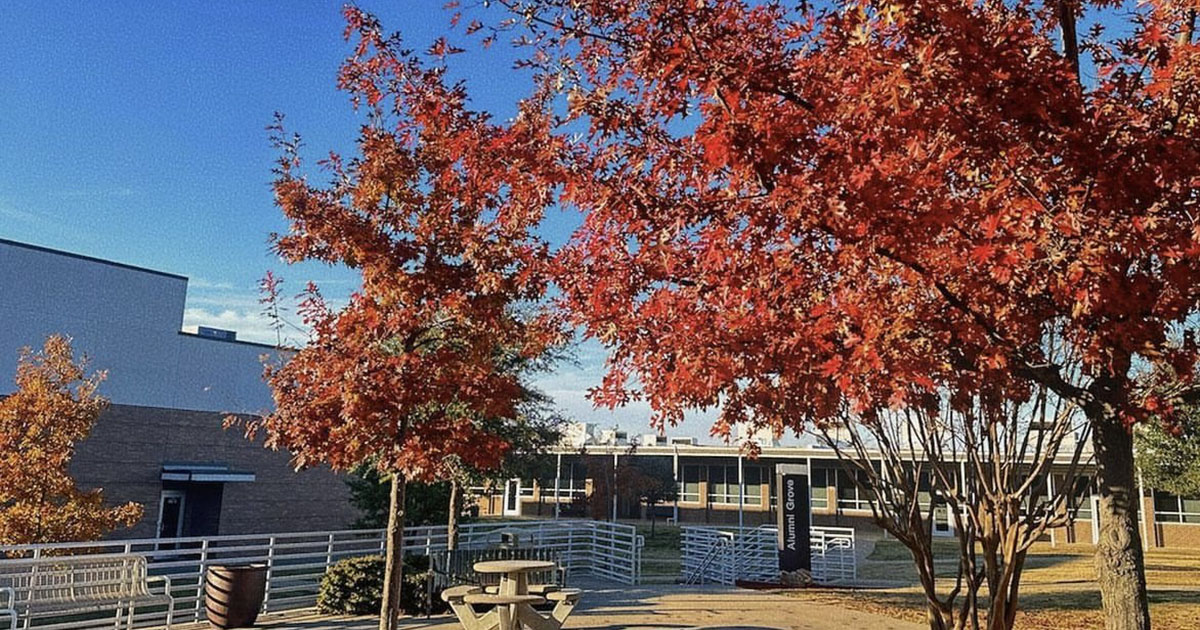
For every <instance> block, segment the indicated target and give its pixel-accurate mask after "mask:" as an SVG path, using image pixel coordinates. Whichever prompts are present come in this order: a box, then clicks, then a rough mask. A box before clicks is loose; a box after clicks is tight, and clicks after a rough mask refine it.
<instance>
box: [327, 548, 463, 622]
mask: <svg viewBox="0 0 1200 630" xmlns="http://www.w3.org/2000/svg"><path fill="white" fill-rule="evenodd" d="M383 571H384V559H383V556H359V557H356V558H346V559H345V560H340V561H338V562H337V563H336V564H334V565H333V566H331V567H329V570H327V571H326V572H325V575H324V577H322V578H321V590H320V591H319V592H318V593H317V609H318V610H320V611H321V612H323V613H327V614H333V615H378V614H379V609H380V606H382V602H383ZM428 578H429V558H427V557H425V556H406V557H405V558H404V584H403V586H401V588H400V609H401V610H403V611H404V613H405V614H408V615H419V614H424V613H425V605H426V596H425V588H426V585H427V584H428ZM432 604H433V610H431V611H430V612H432V613H437V612H441V611H442V609H444V606H443V605H442V601H441V598H437V597H435V598H433V602H432Z"/></svg>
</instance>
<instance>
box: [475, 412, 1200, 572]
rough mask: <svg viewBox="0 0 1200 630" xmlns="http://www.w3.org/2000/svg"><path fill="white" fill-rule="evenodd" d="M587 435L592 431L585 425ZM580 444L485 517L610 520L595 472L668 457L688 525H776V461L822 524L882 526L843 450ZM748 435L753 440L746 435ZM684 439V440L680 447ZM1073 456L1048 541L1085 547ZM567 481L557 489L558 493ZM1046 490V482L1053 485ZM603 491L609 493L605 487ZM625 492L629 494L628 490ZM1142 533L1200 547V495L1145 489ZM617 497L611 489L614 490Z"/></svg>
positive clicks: (487, 501) (1061, 474)
mask: <svg viewBox="0 0 1200 630" xmlns="http://www.w3.org/2000/svg"><path fill="white" fill-rule="evenodd" d="M583 432H584V433H586V431H583ZM568 433H569V434H571V435H573V436H574V437H575V440H574V441H575V442H581V441H582V442H587V443H585V444H583V445H582V446H580V445H577V444H574V443H573V444H570V445H569V446H564V448H563V450H562V452H560V453H557V454H554V455H552V457H555V458H556V459H557V461H556V464H557V466H556V469H557V470H558V471H559V472H558V475H557V478H555V477H549V478H546V479H535V480H521V479H512V480H509V481H508V482H507V483H505V484H502V485H499V486H497V487H494V488H487V489H483V488H480V489H476V492H477V494H478V495H479V496H478V499H477V501H478V505H479V510H480V513H482V514H494V515H506V516H530V517H551V516H553V515H555V514H556V510H555V506H556V505H557V506H558V510H557V514H558V515H559V516H560V517H561V516H584V515H585V512H591V514H592V515H597V512H599V513H600V514H602V515H603V516H605V517H608V516H610V515H611V513H612V510H613V509H614V506H612V505H611V504H606V505H604V506H603V507H602V508H601V509H599V510H596V509H595V508H594V507H590V508H585V507H584V506H585V505H586V504H585V500H586V499H587V498H588V497H592V496H593V495H595V494H597V487H598V485H599V483H598V481H597V479H595V477H596V476H597V475H598V474H602V475H603V474H608V471H611V470H613V464H614V462H615V463H616V465H621V463H622V462H624V463H626V464H628V463H629V462H630V461H631V460H643V459H647V458H650V459H659V460H662V463H661V465H662V466H664V467H665V466H669V469H670V470H671V471H672V473H673V475H674V477H675V480H676V482H677V483H678V484H679V500H678V501H676V502H673V503H671V504H668V505H664V506H659V508H658V514H657V516H658V517H660V518H674V519H675V520H676V522H678V523H680V524H689V523H695V524H705V523H711V524H721V525H737V524H739V523H741V524H743V525H744V526H747V527H754V526H757V525H760V524H763V523H774V522H775V519H776V513H775V508H776V506H775V504H774V498H775V491H774V485H775V466H776V465H779V464H797V463H799V464H807V465H808V469H809V470H810V471H811V474H810V475H809V480H810V489H809V490H810V498H811V507H812V521H813V524H815V525H826V526H842V527H854V528H856V529H857V530H859V531H860V532H871V531H875V532H878V529H877V527H876V526H875V525H874V524H873V523H872V522H871V511H870V505H869V503H868V502H867V499H866V497H864V496H860V494H859V490H858V486H856V485H855V484H854V482H853V481H852V480H851V479H850V477H849V476H848V473H847V471H845V470H842V469H841V466H840V465H839V463H838V462H837V458H836V456H835V455H834V453H833V451H832V450H831V449H829V448H822V447H816V446H778V445H775V444H774V443H773V442H771V441H770V440H769V439H768V440H763V439H762V438H761V436H754V437H751V438H750V439H755V440H756V441H758V442H759V444H760V446H761V447H762V452H761V455H760V457H759V458H758V459H757V460H753V461H752V460H750V459H748V458H745V457H742V456H740V455H739V449H738V448H737V447H736V446H724V445H721V446H718V445H700V444H696V443H695V442H694V441H692V440H690V439H684V440H680V439H678V438H676V439H673V440H672V439H666V438H662V437H658V436H641V437H640V438H639V439H637V440H636V441H637V442H638V445H637V446H636V448H631V447H630V445H629V444H628V443H623V442H621V441H620V440H606V439H596V440H592V441H591V442H588V441H587V440H582V439H581V438H579V437H578V435H575V434H578V433H581V431H580V430H578V429H576V430H572V431H569V432H568ZM741 439H745V438H741ZM672 442H674V443H672ZM1070 470H1071V468H1070V466H1069V465H1068V462H1066V461H1063V462H1062V463H1061V464H1059V465H1056V466H1054V467H1053V469H1052V471H1051V473H1052V474H1051V480H1050V482H1049V483H1052V484H1054V487H1055V488H1064V487H1068V485H1067V484H1072V483H1073V484H1074V485H1073V487H1074V488H1075V497H1076V499H1075V500H1076V503H1077V505H1079V510H1078V512H1077V516H1076V521H1075V524H1074V525H1073V526H1071V527H1069V528H1064V529H1059V530H1055V531H1052V532H1051V533H1050V534H1049V535H1048V536H1047V538H1048V539H1049V541H1050V542H1053V543H1085V544H1090V543H1094V542H1095V541H1096V538H1095V537H1096V535H1097V534H1098V532H1099V528H1098V526H1097V523H1096V521H1095V518H1096V514H1097V513H1098V510H1097V509H1096V507H1095V506H1096V501H1097V500H1098V498H1097V497H1096V496H1095V494H1094V484H1093V483H1092V477H1091V476H1092V474H1094V473H1092V471H1090V470H1084V471H1082V474H1079V475H1077V478H1076V479H1074V480H1073V481H1072V480H1069V479H1068V478H1067V476H1068V474H1069V471H1070ZM556 483H557V492H556V491H555V488H556ZM1043 487H1044V486H1043ZM601 494H602V493H601ZM617 494H618V495H619V494H620V492H619V490H618V493H617ZM1142 494H1143V497H1142V510H1141V517H1142V535H1143V538H1144V539H1145V541H1146V544H1147V545H1148V546H1154V547H1189V548H1200V499H1191V498H1186V497H1176V496H1174V495H1171V494H1167V493H1164V492H1161V491H1156V490H1153V489H1151V488H1145V489H1143V493H1142ZM606 496H611V495H606ZM615 509H616V512H617V516H618V518H645V517H646V516H647V514H646V508H645V506H640V505H625V504H621V503H619V502H618V503H617V505H616V506H615ZM952 528H953V519H952V518H951V515H950V514H949V513H948V512H947V511H946V509H945V508H942V509H940V510H935V524H934V532H935V534H941V535H945V536H952V535H953V534H954V531H953V529H952Z"/></svg>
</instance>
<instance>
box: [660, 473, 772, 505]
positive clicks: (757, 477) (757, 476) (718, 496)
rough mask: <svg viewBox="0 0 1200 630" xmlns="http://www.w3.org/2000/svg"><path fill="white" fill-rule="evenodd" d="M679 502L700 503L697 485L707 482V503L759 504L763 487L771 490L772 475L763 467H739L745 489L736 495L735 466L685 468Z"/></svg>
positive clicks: (698, 486)
mask: <svg viewBox="0 0 1200 630" xmlns="http://www.w3.org/2000/svg"><path fill="white" fill-rule="evenodd" d="M680 473H681V474H680V476H681V477H682V479H680V481H679V500H680V501H682V502H685V503H699V502H700V482H701V481H702V480H707V481H708V497H707V498H708V502H709V503H725V504H737V503H738V501H739V499H740V500H741V501H744V502H745V504H746V505H762V495H763V485H764V484H765V485H767V487H768V488H769V487H770V483H771V482H770V478H771V475H770V473H769V472H768V471H767V469H766V468H764V467H763V466H742V477H743V481H744V486H745V490H744V491H743V492H742V494H741V496H740V497H739V494H738V467H737V466H695V465H686V466H683V469H682V470H681V471H680Z"/></svg>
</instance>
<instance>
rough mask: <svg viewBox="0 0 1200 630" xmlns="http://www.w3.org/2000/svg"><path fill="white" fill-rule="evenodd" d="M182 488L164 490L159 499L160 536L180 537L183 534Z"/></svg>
mask: <svg viewBox="0 0 1200 630" xmlns="http://www.w3.org/2000/svg"><path fill="white" fill-rule="evenodd" d="M183 501H184V493H183V491H182V490H163V491H162V496H161V497H160V498H159V501H158V537H159V538H179V537H180V536H182V535H183Z"/></svg>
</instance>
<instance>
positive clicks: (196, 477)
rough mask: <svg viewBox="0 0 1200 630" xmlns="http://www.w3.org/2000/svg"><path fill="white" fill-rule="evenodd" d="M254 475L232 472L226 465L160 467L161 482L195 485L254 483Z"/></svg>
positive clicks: (179, 463) (185, 463)
mask: <svg viewBox="0 0 1200 630" xmlns="http://www.w3.org/2000/svg"><path fill="white" fill-rule="evenodd" d="M254 479H255V476H254V473H252V472H249V471H244V470H233V469H231V468H230V467H229V465H228V464H219V463H195V462H173V463H165V464H163V466H162V480H163V481H192V482H197V483H238V482H247V481H254Z"/></svg>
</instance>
